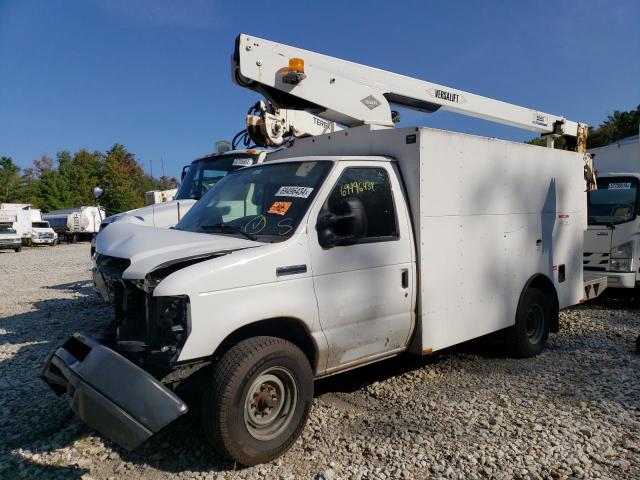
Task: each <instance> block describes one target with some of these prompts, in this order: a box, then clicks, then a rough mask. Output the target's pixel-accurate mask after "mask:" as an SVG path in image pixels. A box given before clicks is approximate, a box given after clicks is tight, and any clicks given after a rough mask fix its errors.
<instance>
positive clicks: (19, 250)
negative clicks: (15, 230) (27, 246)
mask: <svg viewBox="0 0 640 480" xmlns="http://www.w3.org/2000/svg"><path fill="white" fill-rule="evenodd" d="M14 250H15V252H16V253H18V252H21V251H22V247H18V248H14Z"/></svg>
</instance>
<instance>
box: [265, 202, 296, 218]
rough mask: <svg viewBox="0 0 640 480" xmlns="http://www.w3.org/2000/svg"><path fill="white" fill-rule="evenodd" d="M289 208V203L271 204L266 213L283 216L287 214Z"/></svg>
mask: <svg viewBox="0 0 640 480" xmlns="http://www.w3.org/2000/svg"><path fill="white" fill-rule="evenodd" d="M289 208H291V202H273V205H271V208H269V210H268V211H267V213H273V214H275V215H284V214H285V213H287V210H289Z"/></svg>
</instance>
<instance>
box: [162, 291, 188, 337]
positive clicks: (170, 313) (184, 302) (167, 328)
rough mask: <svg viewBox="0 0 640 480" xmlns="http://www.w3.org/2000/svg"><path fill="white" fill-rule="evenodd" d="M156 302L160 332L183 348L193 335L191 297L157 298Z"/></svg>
mask: <svg viewBox="0 0 640 480" xmlns="http://www.w3.org/2000/svg"><path fill="white" fill-rule="evenodd" d="M154 300H155V301H156V307H157V310H156V315H157V317H156V318H157V322H158V326H159V327H160V330H161V331H162V332H163V333H164V334H165V335H168V336H171V337H173V338H175V340H176V343H177V345H178V346H179V347H181V346H182V345H184V342H185V341H186V340H187V337H188V336H189V333H191V321H190V316H189V297H187V296H175V297H155V299H154Z"/></svg>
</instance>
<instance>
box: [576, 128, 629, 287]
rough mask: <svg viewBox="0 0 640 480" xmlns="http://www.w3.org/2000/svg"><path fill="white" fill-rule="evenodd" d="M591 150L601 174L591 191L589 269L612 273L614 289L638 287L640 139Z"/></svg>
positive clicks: (586, 249)
mask: <svg viewBox="0 0 640 480" xmlns="http://www.w3.org/2000/svg"><path fill="white" fill-rule="evenodd" d="M590 152H591V153H592V154H593V156H594V165H595V168H596V169H597V170H598V190H595V191H593V192H589V198H588V216H589V228H588V230H587V231H586V233H585V238H584V268H585V270H586V271H587V272H591V273H594V274H599V275H606V277H607V285H608V287H609V288H623V289H628V288H636V286H637V285H638V284H640V269H639V267H640V264H639V262H638V259H639V258H640V242H639V241H638V235H639V234H640V208H639V199H640V140H639V136H638V135H635V136H633V137H629V138H626V139H624V140H620V141H618V142H615V143H613V144H611V145H608V146H606V147H600V148H594V149H593V150H590Z"/></svg>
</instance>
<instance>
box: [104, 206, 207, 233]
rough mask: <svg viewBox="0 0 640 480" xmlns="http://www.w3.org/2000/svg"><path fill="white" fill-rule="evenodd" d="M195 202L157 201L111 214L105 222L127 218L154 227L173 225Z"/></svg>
mask: <svg viewBox="0 0 640 480" xmlns="http://www.w3.org/2000/svg"><path fill="white" fill-rule="evenodd" d="M194 203H196V201H195V200H171V201H170V202H164V203H156V204H154V205H148V206H146V207H142V208H136V209H135V210H129V211H128V212H123V213H118V214H116V215H111V216H110V217H107V218H106V219H105V222H106V223H113V222H119V221H122V220H125V219H127V220H133V221H134V222H135V221H139V222H142V223H146V224H147V225H151V226H153V227H161V228H164V227H172V226H173V225H175V224H176V223H178V221H179V220H180V219H181V218H182V217H183V216H184V214H185V213H187V212H188V211H189V209H190V208H191V207H192V206H193V204H194Z"/></svg>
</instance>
